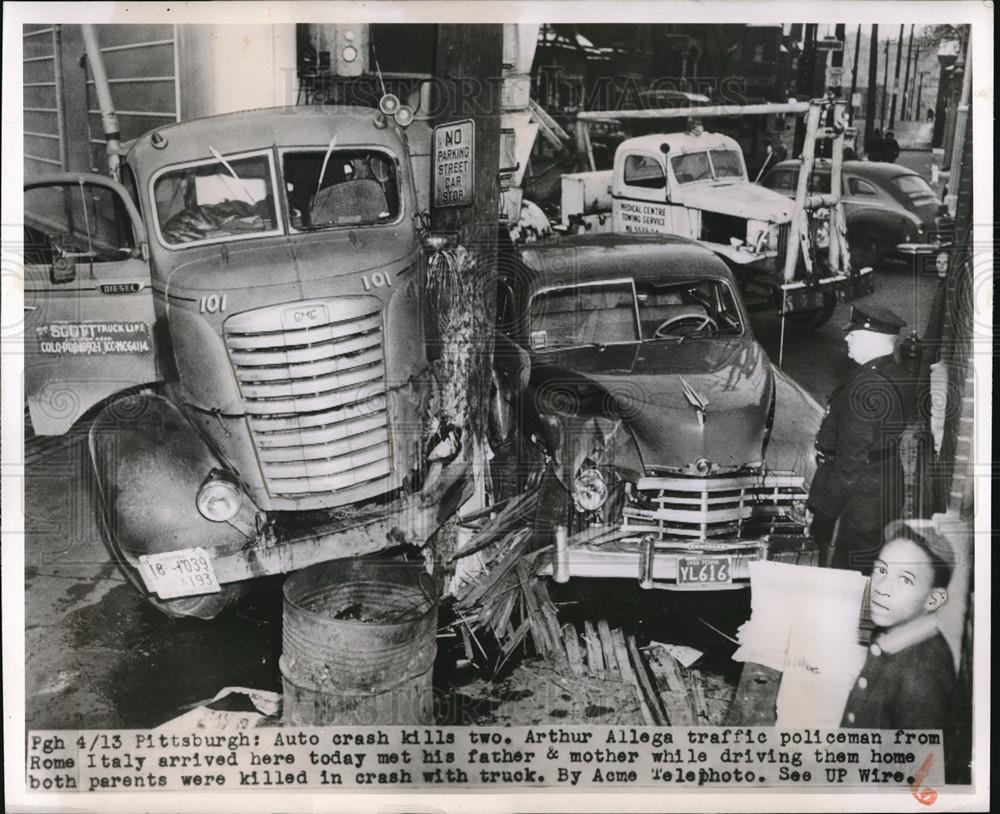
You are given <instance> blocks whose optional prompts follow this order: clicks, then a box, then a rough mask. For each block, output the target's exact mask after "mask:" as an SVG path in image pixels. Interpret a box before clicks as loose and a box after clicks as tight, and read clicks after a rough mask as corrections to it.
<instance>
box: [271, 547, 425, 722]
mask: <svg viewBox="0 0 1000 814" xmlns="http://www.w3.org/2000/svg"><path fill="white" fill-rule="evenodd" d="M436 634H437V599H436V593H435V590H434V582H433V580H432V579H431V578H430V576H429V575H428V574H427V572H426V571H425V570H424V568H423V566H422V565H421V564H417V563H404V562H399V561H384V560H368V559H360V558H359V559H346V560H333V561H331V562H326V563H320V564H318V565H314V566H311V567H309V568H306V569H304V570H302V571H299V572H298V573H296V574H293V575H292V576H290V577H289V578H288V579H287V580H286V582H285V588H284V611H283V616H282V654H281V659H280V662H279V664H280V667H281V676H282V684H283V687H284V711H283V714H282V719H283V722H284V723H286V724H289V725H295V726H310V725H325V724H342V725H350V726H366V725H372V724H429V723H433V722H434V711H433V685H432V673H433V667H434V657H435V655H436V653H437V638H436Z"/></svg>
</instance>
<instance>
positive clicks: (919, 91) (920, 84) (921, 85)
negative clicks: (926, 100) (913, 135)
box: [917, 71, 925, 121]
mask: <svg viewBox="0 0 1000 814" xmlns="http://www.w3.org/2000/svg"><path fill="white" fill-rule="evenodd" d="M924 73H925V71H921V72H920V81H919V82H918V83H917V118H918V119H920V120H921V121H923V118H924V114H923V111H922V110H921V108H920V97H921V96H922V95H923V92H924Z"/></svg>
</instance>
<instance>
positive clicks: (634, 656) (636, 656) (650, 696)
mask: <svg viewBox="0 0 1000 814" xmlns="http://www.w3.org/2000/svg"><path fill="white" fill-rule="evenodd" d="M625 645H626V646H627V648H628V655H629V658H630V659H631V660H632V670H633V671H634V672H635V675H636V678H638V679H639V688H640V689H641V690H642V693H643V695H644V696H645V701H646V704H648V705H649V708H650V710H651V711H652V713H653V718H655V719H656V720H657V724H658V725H660V726H670V717H669V715H668V714H667V711H666V709H664V707H663V702H662V701H661V700H660V694H659V693H658V692H657V691H656V688H655V687H654V686H653V682H652V681H650V679H649V668H648V666H647V665H646V661H645V659H643V657H642V653H640V652H639V648H638V647H637V646H636V643H635V638H634V637H633V636H629V637H627V638H626V639H625Z"/></svg>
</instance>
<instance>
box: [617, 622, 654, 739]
mask: <svg viewBox="0 0 1000 814" xmlns="http://www.w3.org/2000/svg"><path fill="white" fill-rule="evenodd" d="M611 643H612V646H613V647H614V650H615V658H616V659H617V660H618V669H619V670H620V671H621V674H622V678H623V679H624V680H625V683H626V684H630V685H631V686H632V689H633V690H634V691H635V695H636V698H638V699H639V709H640V710H641V711H642V717H643V720H645V722H646V725H647V726H656V725H657V724H658V723H659V721H658V720H657V717H656V713H655V712H654V711H653V709H652V708H651V707H650V706H649V703H648V701H647V700H646V697H645V695H644V694H643V691H642V687H641V685H640V684H639V679H638V678H637V677H636V674H635V672H634V671H633V670H632V665H631V664H630V663H629V659H628V648H627V647H626V646H625V635H624V634H623V633H622V630H621V628H617V627H616V628H615V629H614V630H612V631H611Z"/></svg>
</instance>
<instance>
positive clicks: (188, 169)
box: [153, 147, 280, 246]
mask: <svg viewBox="0 0 1000 814" xmlns="http://www.w3.org/2000/svg"><path fill="white" fill-rule="evenodd" d="M209 150H210V151H211V152H213V154H214V157H213V158H211V159H209V160H207V161H198V162H195V163H192V164H188V165H185V166H183V167H181V168H179V169H171V170H169V171H167V172H164V173H162V174H160V175H159V176H158V177H157V178H156V181H155V183H154V185H153V197H154V199H155V202H156V218H157V223H158V225H159V228H160V234H161V235H162V236H163V240H164V241H165V242H166V243H167V244H168V245H173V246H179V245H187V244H192V243H207V242H212V241H217V240H231V239H234V238H239V237H246V236H249V235H255V236H258V235H261V234H276V233H277V232H279V231H280V229H279V227H278V224H277V220H276V218H275V213H274V190H273V188H272V181H271V179H272V172H271V157H270V154H269V153H258V154H256V155H243V156H229V157H226V156H222V155H219V154H218V153H217V152H216V151H215V150H214V149H213V148H211V147H209Z"/></svg>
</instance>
